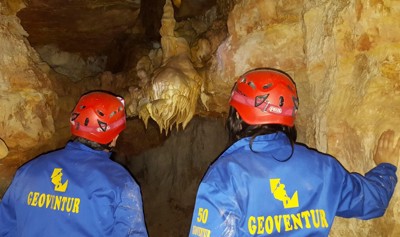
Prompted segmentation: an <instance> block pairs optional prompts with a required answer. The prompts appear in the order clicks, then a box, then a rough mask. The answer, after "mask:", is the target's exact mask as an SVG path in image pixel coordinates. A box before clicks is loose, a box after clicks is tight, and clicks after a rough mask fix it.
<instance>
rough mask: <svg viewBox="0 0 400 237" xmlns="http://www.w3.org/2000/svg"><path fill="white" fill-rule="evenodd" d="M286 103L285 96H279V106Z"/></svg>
mask: <svg viewBox="0 0 400 237" xmlns="http://www.w3.org/2000/svg"><path fill="white" fill-rule="evenodd" d="M284 103H285V99H284V98H283V96H280V97H279V107H282V106H283V104H284Z"/></svg>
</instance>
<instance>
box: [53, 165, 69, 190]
mask: <svg viewBox="0 0 400 237" xmlns="http://www.w3.org/2000/svg"><path fill="white" fill-rule="evenodd" d="M62 176H63V173H62V169H61V168H55V169H54V170H53V174H52V175H51V182H52V183H53V184H54V190H55V191H58V192H65V191H66V190H67V187H68V179H67V180H66V181H65V182H64V183H62Z"/></svg>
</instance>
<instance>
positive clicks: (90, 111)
mask: <svg viewBox="0 0 400 237" xmlns="http://www.w3.org/2000/svg"><path fill="white" fill-rule="evenodd" d="M125 127H126V115H125V106H124V100H123V99H122V98H120V97H117V96H114V95H113V94H111V93H108V92H103V91H92V92H89V93H87V94H85V95H83V96H82V97H81V98H80V100H79V101H78V103H77V105H76V106H75V108H74V110H73V111H72V113H71V117H70V128H71V132H72V134H73V135H75V136H76V138H75V139H74V140H72V141H70V142H68V143H67V144H66V146H65V147H64V148H62V149H59V150H56V151H52V152H49V153H47V154H43V155H40V156H39V157H37V158H35V159H33V160H31V161H29V162H27V163H26V164H24V165H23V166H22V167H20V168H19V169H18V170H17V172H16V174H15V177H14V179H13V181H12V182H11V184H10V186H9V187H8V189H7V191H6V193H5V194H4V196H3V199H2V200H1V202H0V236H1V237H6V236H7V237H8V236H10V237H11V236H12V237H16V236H24V237H30V236H32V237H38V236H41V237H46V236H49V237H50V236H51V237H54V236H57V237H64V236H65V237H67V236H68V237H71V236H74V237H75V236H76V237H79V236H85V237H89V236H93V237H99V236H110V237H111V236H112V237H119V236H138V237H147V236H148V234H147V229H146V226H145V221H144V214H143V205H142V197H141V191H140V187H139V186H138V184H137V183H136V182H135V180H134V179H133V177H132V176H131V175H130V173H129V172H128V171H127V170H126V169H125V168H123V167H122V166H121V165H119V164H118V163H116V162H114V161H112V160H111V159H110V156H111V154H112V152H111V149H112V148H113V147H114V146H115V145H116V141H117V138H118V136H119V134H120V132H122V130H124V129H125Z"/></svg>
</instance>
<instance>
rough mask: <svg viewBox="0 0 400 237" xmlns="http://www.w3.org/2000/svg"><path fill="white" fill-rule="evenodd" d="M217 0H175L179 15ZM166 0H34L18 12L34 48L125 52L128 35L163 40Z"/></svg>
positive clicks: (192, 12)
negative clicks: (162, 26)
mask: <svg viewBox="0 0 400 237" xmlns="http://www.w3.org/2000/svg"><path fill="white" fill-rule="evenodd" d="M215 2H216V0H186V1H182V0H174V1H173V3H174V5H175V9H176V18H177V19H187V18H189V17H193V16H195V15H197V14H202V13H204V11H205V10H206V9H208V8H210V7H211V6H212V5H215ZM164 4H165V1H164V0H146V1H140V0H30V1H28V2H27V3H26V7H25V8H23V9H22V10H20V11H19V12H18V13H17V16H18V18H19V19H20V20H21V25H22V26H23V28H24V29H25V30H26V31H27V33H28V34H29V36H28V40H29V42H30V44H31V46H32V47H34V48H38V47H43V46H45V45H54V46H56V47H57V48H59V49H60V50H62V51H65V52H70V53H78V54H80V55H81V56H82V57H88V56H100V55H106V56H110V55H112V54H113V53H114V54H115V51H121V52H123V51H124V50H123V49H121V48H122V47H124V45H126V41H127V40H128V39H129V40H130V41H131V42H132V40H133V41H136V40H143V39H144V40H148V41H152V40H159V39H160V35H159V32H158V31H159V29H160V27H161V16H162V14H163V6H164ZM132 37H134V39H132ZM135 37H136V38H135Z"/></svg>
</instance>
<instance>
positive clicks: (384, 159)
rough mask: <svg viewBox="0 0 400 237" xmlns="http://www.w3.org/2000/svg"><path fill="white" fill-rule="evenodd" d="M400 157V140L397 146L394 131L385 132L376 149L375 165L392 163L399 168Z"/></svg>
mask: <svg viewBox="0 0 400 237" xmlns="http://www.w3.org/2000/svg"><path fill="white" fill-rule="evenodd" d="M399 157H400V138H399V139H397V142H396V144H395V141H394V131H393V130H386V131H385V132H383V133H382V134H381V136H380V138H379V140H378V144H377V145H376V147H375V154H374V161H375V164H377V165H379V164H380V163H390V164H392V165H395V166H397V165H398V163H399Z"/></svg>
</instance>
